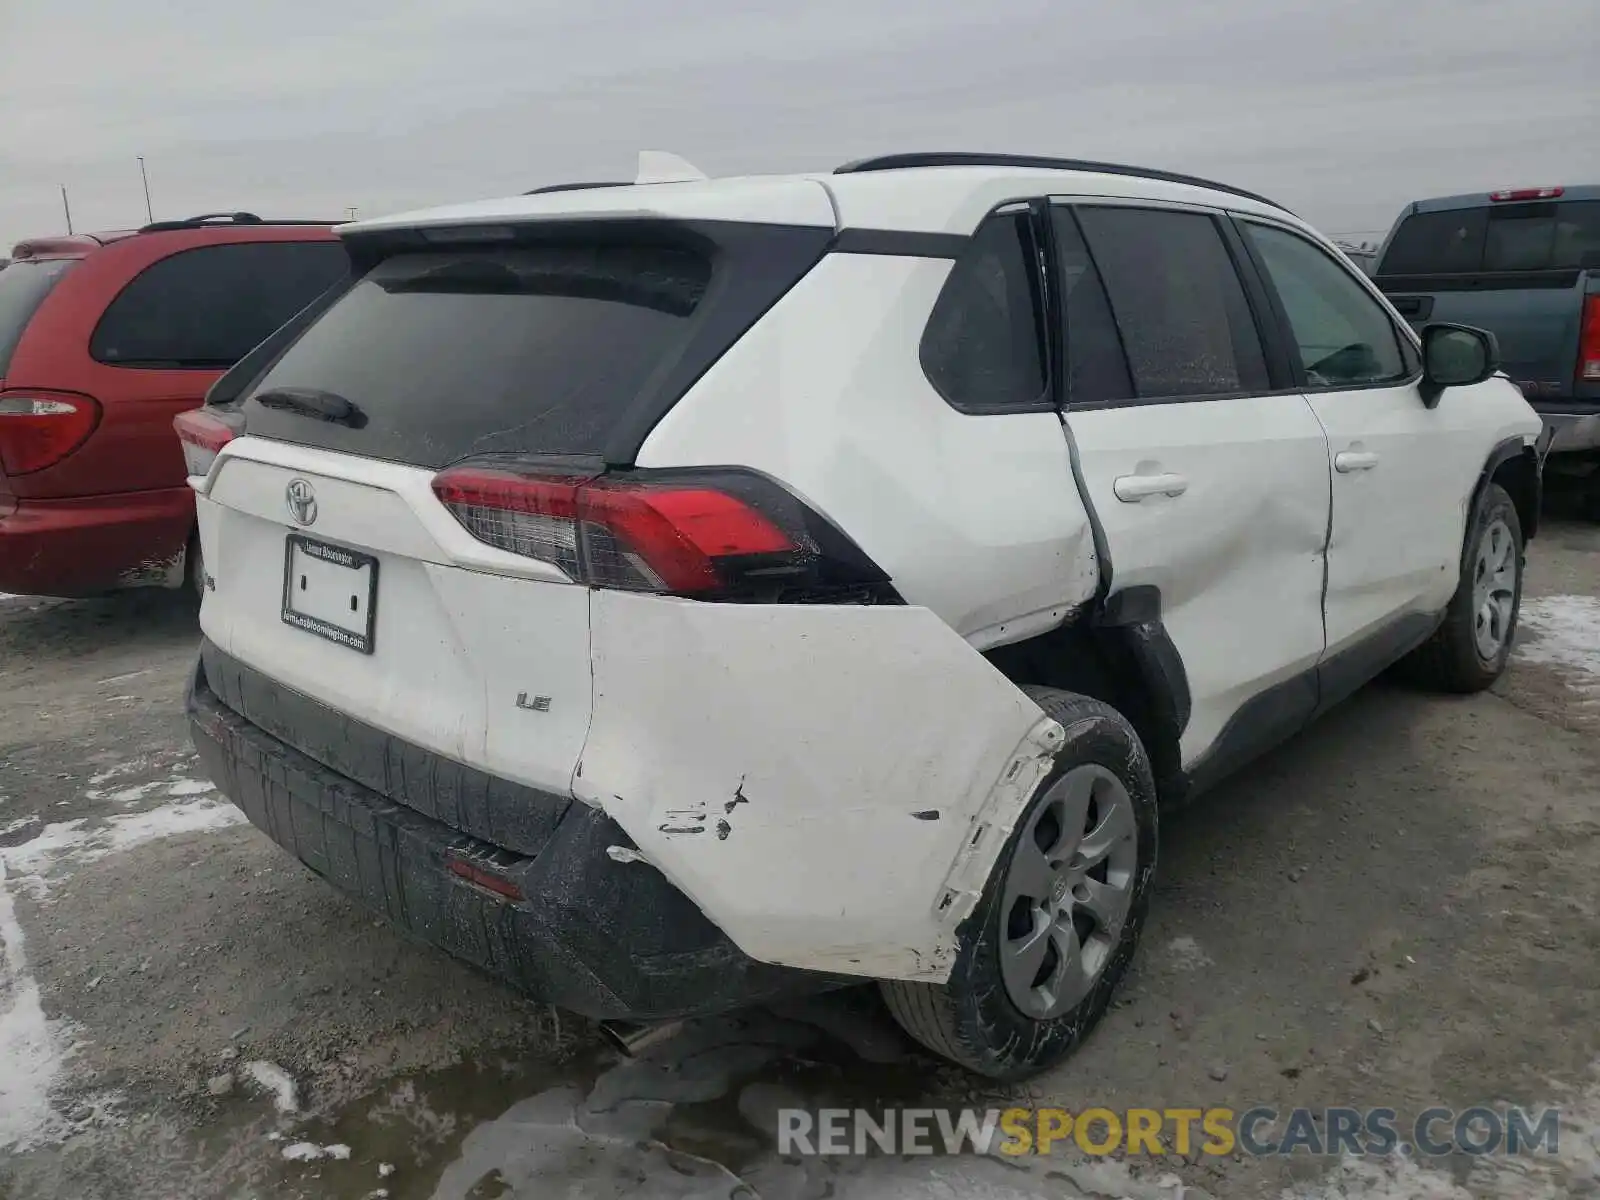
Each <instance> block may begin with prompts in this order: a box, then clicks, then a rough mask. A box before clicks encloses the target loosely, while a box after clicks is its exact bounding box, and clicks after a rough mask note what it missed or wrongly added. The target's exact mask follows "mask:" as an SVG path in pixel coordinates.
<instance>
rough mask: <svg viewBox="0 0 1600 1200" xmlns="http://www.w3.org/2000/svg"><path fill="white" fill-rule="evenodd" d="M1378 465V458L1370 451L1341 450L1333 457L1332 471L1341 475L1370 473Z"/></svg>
mask: <svg viewBox="0 0 1600 1200" xmlns="http://www.w3.org/2000/svg"><path fill="white" fill-rule="evenodd" d="M1377 465H1378V456H1377V455H1376V454H1374V453H1372V451H1370V450H1341V451H1340V452H1339V453H1338V454H1335V455H1334V456H1333V469H1334V470H1335V471H1338V472H1339V473H1340V474H1341V475H1348V474H1350V473H1351V472H1352V471H1370V470H1372V468H1373V467H1375V466H1377Z"/></svg>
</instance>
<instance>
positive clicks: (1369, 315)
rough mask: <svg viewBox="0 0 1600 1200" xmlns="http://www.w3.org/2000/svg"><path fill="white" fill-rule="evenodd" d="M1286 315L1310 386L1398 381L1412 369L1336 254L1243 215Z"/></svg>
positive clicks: (1386, 322) (1387, 323) (1385, 320)
mask: <svg viewBox="0 0 1600 1200" xmlns="http://www.w3.org/2000/svg"><path fill="white" fill-rule="evenodd" d="M1244 227H1245V230H1246V235H1247V236H1248V237H1249V238H1250V240H1251V242H1252V243H1254V245H1255V248H1256V250H1257V252H1258V253H1260V255H1261V258H1262V261H1263V262H1265V263H1266V267H1267V275H1268V276H1269V277H1270V278H1271V280H1272V284H1273V286H1274V287H1275V288H1276V289H1277V292H1278V298H1279V299H1280V300H1281V301H1282V302H1283V308H1284V311H1285V312H1286V313H1287V314H1288V317H1289V326H1290V329H1291V332H1292V333H1293V335H1294V341H1295V346H1296V348H1297V350H1298V352H1299V355H1300V363H1301V365H1302V366H1303V367H1304V368H1305V372H1306V383H1307V384H1308V385H1309V386H1310V387H1359V386H1362V385H1365V384H1375V383H1398V382H1401V381H1402V380H1405V379H1407V378H1409V377H1410V375H1411V370H1410V368H1409V366H1408V365H1407V363H1406V359H1405V357H1404V356H1403V355H1402V353H1401V350H1400V335H1399V334H1398V333H1397V332H1396V330H1395V327H1394V322H1393V321H1391V320H1390V319H1389V314H1388V313H1387V312H1385V311H1384V309H1383V306H1382V305H1381V304H1379V303H1378V302H1377V301H1376V300H1375V299H1373V298H1372V296H1371V294H1370V293H1368V292H1367V290H1366V289H1365V288H1364V287H1362V286H1361V285H1360V284H1359V283H1357V282H1356V280H1355V279H1354V278H1353V277H1352V276H1351V274H1350V272H1349V270H1347V269H1346V268H1345V267H1344V266H1342V265H1341V264H1340V263H1339V262H1338V261H1337V260H1336V259H1335V258H1334V257H1333V256H1332V255H1331V254H1329V253H1327V251H1325V250H1323V249H1322V248H1321V247H1320V246H1317V245H1314V244H1313V243H1311V242H1309V241H1307V240H1306V239H1305V238H1303V237H1300V236H1298V235H1296V234H1293V233H1290V232H1289V231H1288V230H1285V229H1278V228H1276V227H1274V226H1268V225H1257V224H1254V223H1253V222H1245V225H1244Z"/></svg>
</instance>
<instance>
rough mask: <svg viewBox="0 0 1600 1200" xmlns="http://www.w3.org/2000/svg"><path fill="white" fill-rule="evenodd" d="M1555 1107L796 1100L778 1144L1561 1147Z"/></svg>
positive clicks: (1049, 1148)
mask: <svg viewBox="0 0 1600 1200" xmlns="http://www.w3.org/2000/svg"><path fill="white" fill-rule="evenodd" d="M1560 1129H1561V1114H1560V1110H1559V1109H1554V1108H1545V1109H1538V1110H1534V1111H1532V1112H1530V1111H1526V1110H1524V1109H1521V1108H1491V1107H1487V1106H1479V1107H1474V1108H1466V1109H1461V1110H1459V1111H1457V1110H1455V1109H1449V1108H1428V1109H1424V1110H1423V1111H1422V1112H1420V1113H1418V1114H1417V1115H1416V1117H1415V1118H1414V1119H1412V1120H1410V1121H1404V1122H1403V1121H1402V1120H1401V1119H1400V1117H1399V1114H1398V1113H1397V1112H1396V1110H1394V1109H1392V1108H1354V1107H1349V1108H1340V1107H1334V1108H1322V1109H1312V1108H1295V1109H1286V1110H1279V1109H1274V1108H1267V1107H1257V1108H1249V1109H1245V1110H1243V1111H1238V1110H1235V1109H1232V1108H1127V1109H1119V1110H1113V1109H1109V1108H1086V1109H1083V1110H1081V1111H1078V1112H1073V1111H1071V1110H1069V1109H1064V1108H1007V1109H993V1108H991V1109H972V1108H968V1109H946V1108H898V1109H881V1110H877V1111H869V1110H867V1109H849V1108H824V1109H819V1110H816V1111H814V1112H813V1111H810V1110H807V1109H799V1108H787V1109H781V1110H779V1113H778V1130H777V1134H778V1153H780V1154H799V1155H825V1156H844V1155H852V1154H871V1153H881V1154H961V1153H969V1152H970V1153H977V1154H996V1153H998V1154H1009V1155H1022V1154H1051V1153H1069V1152H1077V1153H1082V1154H1087V1155H1094V1156H1102V1155H1110V1154H1126V1155H1140V1154H1148V1155H1165V1154H1180V1155H1188V1154H1193V1153H1195V1152H1199V1153H1201V1154H1208V1155H1215V1156H1222V1155H1231V1154H1234V1153H1236V1152H1243V1153H1245V1154H1248V1155H1253V1156H1256V1157H1265V1156H1269V1155H1285V1154H1294V1153H1297V1152H1299V1153H1305V1154H1311V1155H1354V1156H1358V1157H1360V1156H1366V1155H1390V1154H1406V1155H1420V1156H1425V1157H1430V1158H1437V1157H1443V1156H1445V1155H1449V1154H1457V1153H1464V1154H1471V1155H1481V1154H1508V1155H1516V1154H1534V1153H1538V1154H1555V1153H1556V1151H1557V1147H1558V1144H1559V1140H1560Z"/></svg>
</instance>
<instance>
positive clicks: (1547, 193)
mask: <svg viewBox="0 0 1600 1200" xmlns="http://www.w3.org/2000/svg"><path fill="white" fill-rule="evenodd" d="M1566 190H1567V189H1566V188H1561V187H1531V188H1508V189H1506V190H1505V191H1502V192H1490V193H1489V199H1490V200H1493V201H1494V202H1495V203H1496V204H1503V203H1505V202H1507V201H1511V200H1555V199H1557V198H1558V197H1559V196H1560V195H1561V194H1562V193H1563V192H1565V191H1566Z"/></svg>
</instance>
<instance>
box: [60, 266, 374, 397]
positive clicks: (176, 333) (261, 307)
mask: <svg viewBox="0 0 1600 1200" xmlns="http://www.w3.org/2000/svg"><path fill="white" fill-rule="evenodd" d="M347 269H348V264H347V260H346V258H345V252H344V247H343V246H342V245H340V244H339V243H338V242H252V243H249V244H244V245H232V246H202V247H199V248H197V249H194V250H185V251H182V252H180V253H178V254H174V255H172V256H171V257H170V258H164V259H162V260H161V261H160V262H157V263H153V264H152V265H150V266H149V267H147V268H145V270H143V271H142V272H140V273H139V275H137V276H136V277H135V278H134V279H133V281H132V282H131V283H129V284H128V286H127V287H125V288H123V289H122V291H121V292H120V293H119V294H118V295H117V298H116V299H115V300H113V301H112V302H111V304H110V305H109V306H108V307H107V309H106V311H105V314H104V315H103V316H102V317H101V318H100V323H99V324H98V325H97V326H96V327H95V331H94V335H93V336H92V337H91V338H90V339H89V353H90V354H92V355H93V356H94V357H95V358H96V359H98V360H99V361H100V362H103V363H107V364H109V365H111V366H122V367H169V368H170V367H193V368H211V369H219V368H225V367H231V366H232V365H233V364H234V363H236V362H237V361H238V360H239V359H241V358H243V357H244V356H245V355H246V354H247V353H249V351H250V350H251V349H252V348H253V347H254V346H255V345H256V344H257V343H258V342H260V341H261V340H262V339H264V338H265V337H266V336H267V335H268V334H269V333H271V332H272V331H273V330H274V329H276V328H278V326H280V325H282V324H283V323H284V322H285V321H287V320H288V319H289V318H290V317H292V316H294V314H295V313H297V312H299V311H300V310H301V309H302V308H304V307H305V306H306V305H307V304H309V303H311V301H313V300H315V299H316V298H317V297H318V296H319V295H321V294H322V293H323V292H324V291H326V290H327V289H328V288H330V287H331V286H333V284H334V283H335V281H337V280H338V279H340V278H341V277H342V276H343V275H344V274H345V272H346V270H347Z"/></svg>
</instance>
